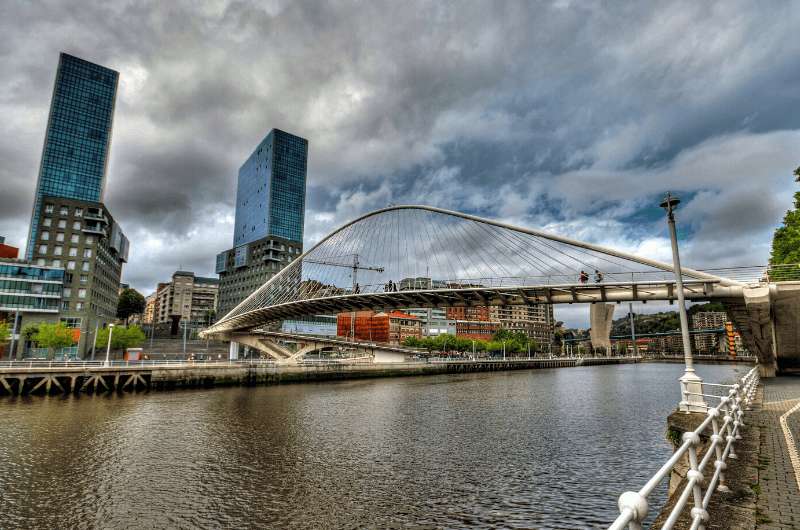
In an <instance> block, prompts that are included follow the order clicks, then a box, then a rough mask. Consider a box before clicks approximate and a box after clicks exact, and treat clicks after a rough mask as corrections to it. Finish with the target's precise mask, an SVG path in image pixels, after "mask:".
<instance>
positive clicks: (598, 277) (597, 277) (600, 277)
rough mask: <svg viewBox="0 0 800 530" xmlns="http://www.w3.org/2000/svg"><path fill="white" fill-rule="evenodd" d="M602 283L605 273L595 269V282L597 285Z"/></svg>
mask: <svg viewBox="0 0 800 530" xmlns="http://www.w3.org/2000/svg"><path fill="white" fill-rule="evenodd" d="M602 281H603V273H602V272H600V271H599V270H597V269H595V270H594V282H595V283H601V282H602Z"/></svg>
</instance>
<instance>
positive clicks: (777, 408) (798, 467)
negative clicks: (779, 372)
mask: <svg viewBox="0 0 800 530" xmlns="http://www.w3.org/2000/svg"><path fill="white" fill-rule="evenodd" d="M762 384H763V385H764V401H763V405H762V408H761V411H760V412H759V418H758V419H759V424H760V425H759V426H760V431H761V436H760V438H761V439H760V444H759V466H758V468H759V471H758V486H757V489H756V491H757V493H758V501H757V504H756V506H757V510H758V511H757V513H756V528H757V529H759V530H773V529H789V528H792V529H800V458H798V453H800V377H796V376H795V377H792V376H783V377H777V378H774V379H763V380H762ZM782 418H783V421H781V420H782ZM787 431H788V432H789V433H790V434H789V435H788V436H787ZM792 446H793V447H792ZM792 449H793V451H792ZM793 460H794V462H793Z"/></svg>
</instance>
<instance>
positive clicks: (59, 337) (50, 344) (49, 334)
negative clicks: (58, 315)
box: [33, 322, 76, 359]
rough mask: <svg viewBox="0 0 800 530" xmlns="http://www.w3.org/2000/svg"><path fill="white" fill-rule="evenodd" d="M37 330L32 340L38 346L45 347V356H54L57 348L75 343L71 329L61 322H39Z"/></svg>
mask: <svg viewBox="0 0 800 530" xmlns="http://www.w3.org/2000/svg"><path fill="white" fill-rule="evenodd" d="M38 328H39V329H38V331H37V333H36V334H35V335H34V336H33V340H34V341H35V342H36V343H37V344H38V345H39V347H40V348H47V350H48V351H47V358H48V359H53V357H55V353H56V352H55V350H56V349H57V348H68V347H69V346H74V345H75V343H76V340H75V336H74V335H73V331H72V329H70V328H68V327H66V326H65V325H64V324H62V323H61V322H59V323H57V324H47V323H44V322H42V323H40V324H39V325H38Z"/></svg>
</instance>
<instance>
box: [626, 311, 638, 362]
mask: <svg viewBox="0 0 800 530" xmlns="http://www.w3.org/2000/svg"><path fill="white" fill-rule="evenodd" d="M628 315H629V316H630V319H631V342H632V343H633V356H634V357H638V356H639V347H638V346H637V345H636V324H634V322H633V321H634V317H633V303H630V304H628Z"/></svg>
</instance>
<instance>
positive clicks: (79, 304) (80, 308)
mask: <svg viewBox="0 0 800 530" xmlns="http://www.w3.org/2000/svg"><path fill="white" fill-rule="evenodd" d="M75 311H83V302H75Z"/></svg>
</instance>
